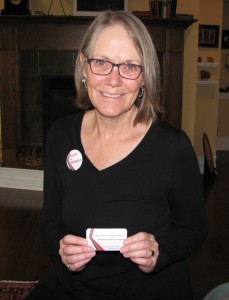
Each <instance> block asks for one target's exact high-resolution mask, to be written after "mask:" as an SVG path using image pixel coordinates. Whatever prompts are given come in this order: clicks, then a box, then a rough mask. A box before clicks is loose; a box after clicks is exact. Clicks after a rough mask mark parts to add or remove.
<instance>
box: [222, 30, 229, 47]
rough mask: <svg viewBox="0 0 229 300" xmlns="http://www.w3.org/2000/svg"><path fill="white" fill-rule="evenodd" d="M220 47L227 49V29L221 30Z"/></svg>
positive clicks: (228, 42)
mask: <svg viewBox="0 0 229 300" xmlns="http://www.w3.org/2000/svg"><path fill="white" fill-rule="evenodd" d="M221 48H222V49H229V30H222V47H221Z"/></svg>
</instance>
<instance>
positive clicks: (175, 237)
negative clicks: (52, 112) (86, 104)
mask: <svg viewBox="0 0 229 300" xmlns="http://www.w3.org/2000/svg"><path fill="white" fill-rule="evenodd" d="M83 116H84V114H83V113H78V114H76V115H74V116H70V117H66V118H63V119H61V120H58V121H57V122H56V123H55V124H54V125H53V126H52V128H51V129H50V130H49V133H48V137H47V141H46V145H45V148H46V151H45V152H46V153H45V172H44V207H43V215H42V224H41V229H42V236H43V239H44V242H45V244H46V246H47V247H48V249H49V250H50V252H51V253H54V254H56V255H58V250H59V241H60V239H61V238H62V237H63V236H64V235H66V234H74V235H77V236H82V237H85V233H86V229H87V228H91V227H94V228H96V227H97V228H117V227H120V228H127V231H128V236H130V235H133V234H135V233H138V232H141V231H145V232H148V233H151V234H153V235H154V236H155V238H156V240H157V241H158V243H159V251H160V255H159V257H158V262H157V266H156V268H155V270H154V271H153V272H152V273H150V274H145V273H143V272H142V271H140V270H139V268H138V267H137V266H136V265H135V264H133V263H132V262H131V261H130V260H129V259H124V258H123V256H122V255H121V254H120V253H119V252H114V253H97V254H96V256H95V258H93V260H92V262H90V263H89V264H88V266H87V267H86V268H85V269H84V270H83V271H81V272H76V273H72V272H70V271H68V269H67V268H66V267H65V266H64V265H63V264H62V262H61V260H60V259H58V261H57V267H56V269H55V271H54V273H55V274H54V275H55V277H56V278H58V280H60V281H61V282H62V283H63V284H64V285H65V286H66V287H67V289H69V290H71V291H72V292H73V293H74V294H75V295H78V297H79V299H83V300H89V299H90V300H92V299H97V300H101V299H106V300H111V299H112V300H113V299H117V300H118V299H119V300H125V299H132V300H134V299H138V300H140V299H141V300H148V299H167V298H168V299H182V300H184V299H191V296H190V282H189V276H188V271H187V265H186V258H187V257H188V256H189V255H190V254H191V253H193V251H195V250H196V249H197V248H198V247H199V246H200V245H201V244H202V242H203V241H204V239H205V237H206V233H207V228H206V220H205V213H204V205H203V195H202V181H201V176H200V171H199V167H198V163H197V159H196V156H195V153H194V150H193V148H192V146H191V143H190V141H189V139H188V137H187V136H186V135H185V133H184V132H183V131H181V130H178V129H175V128H173V127H172V126H170V125H169V124H167V123H165V122H162V121H157V122H155V123H153V124H152V125H151V127H150V129H149V130H148V132H147V133H146V135H145V137H144V138H143V139H142V141H141V142H140V144H139V145H138V146H137V147H136V148H135V149H134V150H133V151H132V152H131V153H130V154H129V155H128V156H127V157H125V158H124V159H122V160H121V161H119V162H118V163H116V164H114V165H112V166H110V167H108V168H106V169H104V170H102V171H99V170H98V169H96V168H95V166H94V165H93V164H92V163H91V162H90V160H89V159H88V158H87V156H86V155H85V153H84V149H83V147H82V143H81V139H80V131H81V123H82V119H83ZM73 149H77V150H79V151H80V152H81V154H82V156H83V162H82V165H81V167H80V168H79V169H78V170H77V171H72V170H70V169H69V168H68V166H67V164H66V158H67V155H68V153H69V152H70V151H71V150H73ZM163 297H164V298H163ZM166 297H167V298H166Z"/></svg>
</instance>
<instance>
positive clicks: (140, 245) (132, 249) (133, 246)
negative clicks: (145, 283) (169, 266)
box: [120, 232, 159, 273]
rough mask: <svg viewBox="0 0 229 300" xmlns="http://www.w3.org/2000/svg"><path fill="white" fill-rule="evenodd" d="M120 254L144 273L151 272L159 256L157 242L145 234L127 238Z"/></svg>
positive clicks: (151, 236) (140, 233) (150, 235)
mask: <svg viewBox="0 0 229 300" xmlns="http://www.w3.org/2000/svg"><path fill="white" fill-rule="evenodd" d="M120 252H121V253H122V254H123V256H124V257H125V258H129V259H130V260H131V261H132V262H133V263H135V264H137V265H138V267H139V269H140V270H142V271H143V272H145V273H150V272H152V271H153V269H154V268H155V266H156V263H157V258H158V255H159V250H158V243H157V241H156V240H155V238H154V236H153V235H152V234H149V233H146V232H139V233H137V234H135V235H132V236H130V237H128V238H127V239H126V240H125V241H124V246H123V247H122V248H121V249H120Z"/></svg>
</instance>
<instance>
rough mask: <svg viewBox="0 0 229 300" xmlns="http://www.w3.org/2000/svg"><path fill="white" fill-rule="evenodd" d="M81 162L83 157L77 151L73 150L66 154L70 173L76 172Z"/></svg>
mask: <svg viewBox="0 0 229 300" xmlns="http://www.w3.org/2000/svg"><path fill="white" fill-rule="evenodd" d="M82 162H83V157H82V154H81V153H80V151H79V150H76V149H74V150H71V151H70V152H69V153H68V156H67V159H66V163H67V166H68V168H69V169H70V170H71V171H76V170H78V169H79V168H80V167H81V165H82Z"/></svg>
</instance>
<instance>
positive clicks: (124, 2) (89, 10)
mask: <svg viewBox="0 0 229 300" xmlns="http://www.w3.org/2000/svg"><path fill="white" fill-rule="evenodd" d="M104 10H124V11H127V10H128V0H93V1H85V0H74V1H73V16H97V15H99V14H100V13H101V12H102V11H104Z"/></svg>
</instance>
